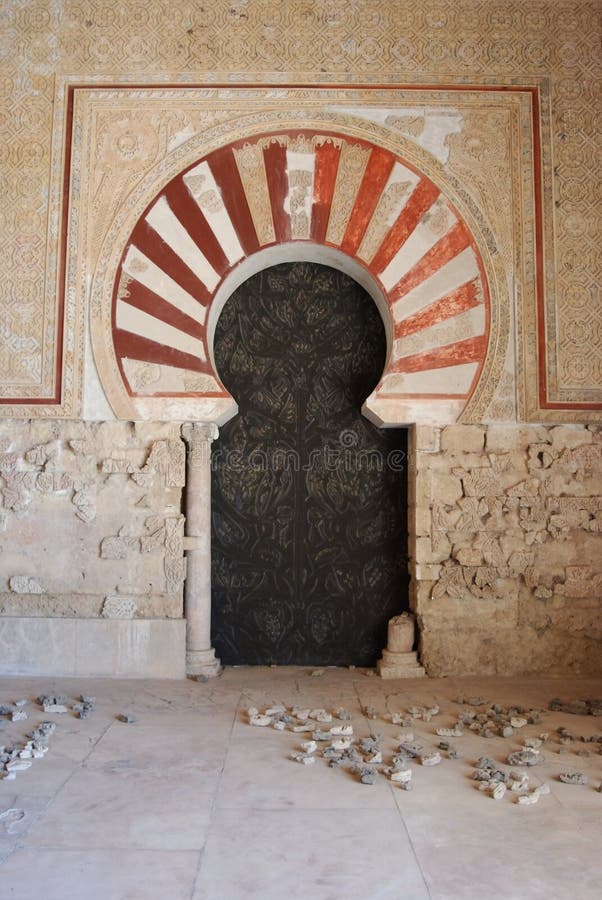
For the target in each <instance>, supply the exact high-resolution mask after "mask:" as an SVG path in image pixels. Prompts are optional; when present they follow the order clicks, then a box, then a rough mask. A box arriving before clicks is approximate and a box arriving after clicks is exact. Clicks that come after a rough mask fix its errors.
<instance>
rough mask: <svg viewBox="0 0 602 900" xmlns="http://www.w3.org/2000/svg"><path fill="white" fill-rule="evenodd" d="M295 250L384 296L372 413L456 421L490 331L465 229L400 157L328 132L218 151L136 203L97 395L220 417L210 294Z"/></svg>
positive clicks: (144, 407) (164, 411) (157, 409)
mask: <svg viewBox="0 0 602 900" xmlns="http://www.w3.org/2000/svg"><path fill="white" fill-rule="evenodd" d="M295 259H299V260H301V259H307V260H310V261H316V262H325V263H326V264H330V265H334V266H335V267H336V268H340V269H341V270H343V271H345V272H347V274H349V275H351V276H352V277H354V278H355V279H356V280H357V281H359V282H360V283H362V284H363V285H364V286H365V287H366V288H367V290H368V291H369V292H370V293H371V294H372V296H373V298H374V299H375V301H376V303H377V305H378V306H379V309H380V311H381V315H382V316H383V319H384V321H385V326H386V328H387V333H388V343H389V347H388V356H387V363H386V366H385V369H384V371H383V374H382V377H381V380H380V383H379V384H378V386H377V388H376V389H375V391H374V392H373V394H372V395H371V397H370V398H368V400H367V401H366V404H365V406H364V412H365V414H366V415H367V416H368V417H369V418H371V419H372V420H373V421H375V422H376V423H377V424H384V425H394V424H406V423H409V422H419V421H438V422H440V423H443V422H448V421H455V420H456V419H457V418H458V416H459V415H460V414H461V412H462V410H463V409H464V407H465V405H466V403H467V401H468V400H469V398H470V396H471V394H472V393H473V391H474V390H475V387H476V385H477V383H478V380H479V376H480V374H481V370H482V368H483V364H484V362H485V357H486V354H487V347H488V342H489V328H490V319H491V316H490V298H489V290H488V284H487V277H486V273H485V266H484V263H483V259H482V256H481V253H480V251H479V247H478V245H477V242H476V240H475V237H474V235H473V233H472V232H471V230H470V229H469V227H468V225H467V223H466V221H465V220H464V219H463V218H462V216H461V215H460V213H459V212H458V210H457V208H456V206H455V205H454V204H453V203H452V202H451V201H450V199H449V198H448V196H446V195H445V194H444V193H443V192H442V190H441V188H440V187H439V186H438V185H436V184H435V182H434V181H433V180H432V179H431V178H430V177H428V176H427V175H425V174H424V173H423V172H421V171H419V170H418V169H417V168H416V167H415V166H414V165H413V164H411V163H410V162H409V161H407V160H404V159H402V158H401V157H400V156H398V155H396V154H395V153H394V152H392V151H391V150H390V149H387V148H384V147H382V146H378V145H377V144H374V143H371V142H369V141H367V140H364V139H361V138H357V137H352V136H349V135H346V134H341V133H334V132H329V131H326V130H325V131H320V132H316V131H313V130H312V131H311V132H310V131H299V130H284V131H278V132H274V133H268V134H262V135H255V136H252V137H248V138H246V139H244V140H239V141H236V142H233V143H230V144H228V145H225V146H223V147H220V148H218V149H214V150H213V151H212V152H210V153H209V154H207V155H206V156H205V157H203V158H202V159H200V160H197V161H195V162H194V163H193V164H192V165H190V166H188V167H187V168H186V169H184V170H183V171H181V172H179V173H178V174H177V175H176V176H175V177H173V178H172V179H171V180H170V181H169V182H168V183H167V184H166V185H165V186H164V187H163V189H162V190H161V191H160V193H159V194H158V195H157V196H155V197H154V198H153V200H152V201H151V202H150V204H149V205H148V206H147V208H146V210H145V211H144V212H143V214H142V215H141V216H140V218H139V220H138V221H137V223H136V224H135V227H134V228H133V230H132V231H131V233H130V235H129V238H128V240H127V242H126V245H125V247H124V248H123V253H122V255H121V259H120V262H119V266H118V270H117V273H116V276H115V279H114V285H113V294H112V299H111V340H112V352H113V362H114V366H113V373H115V370H117V372H118V375H119V377H118V379H115V378H114V377H113V378H112V385H111V389H110V391H107V393H108V395H109V398H110V400H111V402H112V404H113V405H114V407H115V409H116V412H117V414H118V415H121V416H124V417H128V418H142V419H144V418H157V419H176V420H177V419H189V418H211V419H213V420H215V421H218V422H219V421H226V420H227V419H228V418H230V416H231V415H233V414H234V413H235V411H236V405H235V403H234V400H233V399H232V397H231V396H230V395H229V394H228V392H227V391H226V389H225V388H224V386H223V385H222V384H221V382H220V381H219V377H218V376H217V373H216V371H215V367H214V365H213V356H212V336H213V327H214V322H215V321H216V314H217V313H218V311H219V308H221V307H220V304H221V305H223V302H225V299H227V297H228V296H229V294H230V293H231V292H232V290H234V289H235V287H236V286H237V285H238V284H240V283H241V281H242V280H244V278H246V277H249V275H250V274H253V272H255V271H258V270H259V269H260V268H262V267H265V266H266V265H269V264H274V263H276V262H281V261H285V260H295ZM95 353H96V347H95ZM101 378H102V370H101ZM116 381H117V386H116ZM103 383H104V379H103Z"/></svg>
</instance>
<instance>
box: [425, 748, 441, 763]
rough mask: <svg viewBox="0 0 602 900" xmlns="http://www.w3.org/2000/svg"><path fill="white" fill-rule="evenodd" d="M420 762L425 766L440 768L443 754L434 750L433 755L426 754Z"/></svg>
mask: <svg viewBox="0 0 602 900" xmlns="http://www.w3.org/2000/svg"><path fill="white" fill-rule="evenodd" d="M420 762H421V763H422V765H423V766H438V765H439V763H440V762H441V754H440V753H439V751H438V750H433V752H432V753H424V754H422V756H421V757H420Z"/></svg>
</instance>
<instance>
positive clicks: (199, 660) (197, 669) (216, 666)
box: [186, 647, 222, 678]
mask: <svg viewBox="0 0 602 900" xmlns="http://www.w3.org/2000/svg"><path fill="white" fill-rule="evenodd" d="M221 671H222V664H221V662H220V661H219V659H217V658H216V656H215V650H214V649H213V647H210V648H209V649H208V650H187V651H186V675H187V677H188V678H196V677H197V676H198V675H202V676H203V677H204V678H215V677H216V676H217V675H219V674H220V672H221Z"/></svg>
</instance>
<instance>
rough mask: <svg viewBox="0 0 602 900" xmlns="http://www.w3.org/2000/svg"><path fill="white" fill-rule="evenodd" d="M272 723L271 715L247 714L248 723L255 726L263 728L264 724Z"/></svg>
mask: <svg viewBox="0 0 602 900" xmlns="http://www.w3.org/2000/svg"><path fill="white" fill-rule="evenodd" d="M271 724H272V717H271V716H262V715H260V714H259V713H257V714H256V715H253V716H249V725H255V726H256V727H257V728H265V727H266V725H271Z"/></svg>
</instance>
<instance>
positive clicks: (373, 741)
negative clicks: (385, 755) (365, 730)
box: [360, 737, 380, 753]
mask: <svg viewBox="0 0 602 900" xmlns="http://www.w3.org/2000/svg"><path fill="white" fill-rule="evenodd" d="M379 749H380V741H379V740H378V738H375V737H367V738H360V750H361V751H362V752H363V753H376V752H377V750H379Z"/></svg>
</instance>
